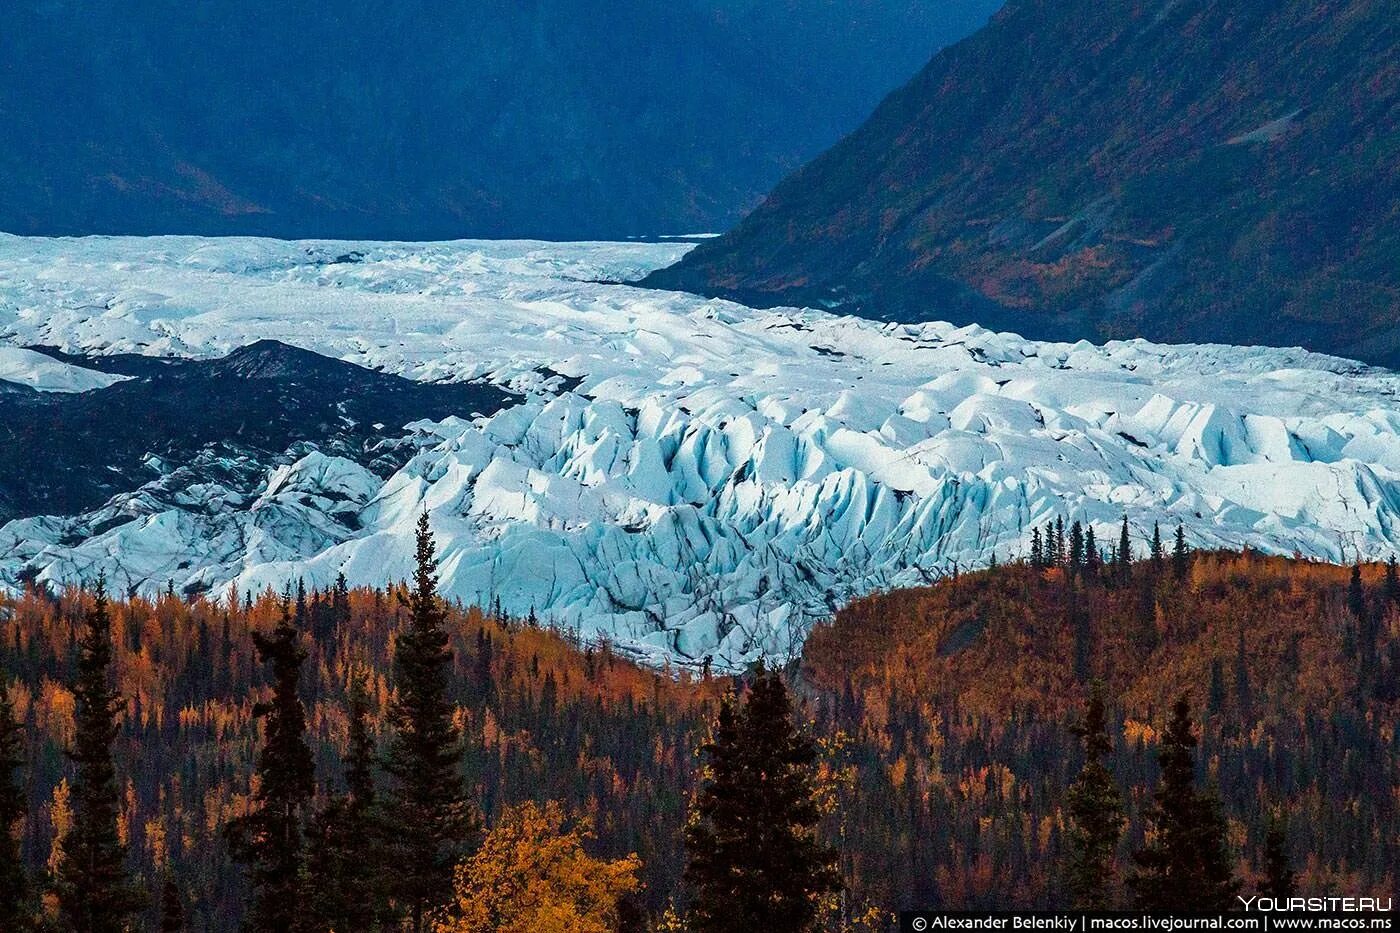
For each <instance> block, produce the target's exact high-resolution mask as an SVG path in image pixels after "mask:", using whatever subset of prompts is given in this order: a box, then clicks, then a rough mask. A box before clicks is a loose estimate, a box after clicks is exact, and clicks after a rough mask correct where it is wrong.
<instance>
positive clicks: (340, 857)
mask: <svg viewBox="0 0 1400 933" xmlns="http://www.w3.org/2000/svg"><path fill="white" fill-rule="evenodd" d="M346 703H347V712H348V714H349V719H350V723H349V725H350V735H349V743H348V747H347V749H346V754H345V785H346V789H345V793H344V794H341V795H338V796H336V797H335V798H334V799H332V800H331V801H330V802H329V803H328V804H327V805H326V806H325V807H324V808H323V809H322V810H321V812H320V813H318V814H317V815H316V818H315V819H314V820H313V821H312V825H311V830H310V836H311V840H310V856H309V862H310V864H309V879H308V889H309V890H308V902H309V904H310V912H311V915H312V917H313V918H314V926H315V927H316V928H317V929H319V930H334V931H335V933H363V931H369V930H374V929H377V928H378V927H379V925H380V921H381V920H382V918H383V916H384V914H385V913H386V910H385V905H384V891H383V885H382V884H381V878H382V872H383V861H382V858H381V842H382V839H381V832H380V827H379V825H378V820H377V819H376V809H375V808H376V794H375V786H374V757H375V747H374V737H373V735H371V733H370V726H369V723H370V709H369V696H368V693H367V691H366V689H365V686H364V680H363V678H362V677H361V676H359V675H357V676H355V677H354V678H353V679H352V680H351V682H350V690H349V694H348V696H347V700H346Z"/></svg>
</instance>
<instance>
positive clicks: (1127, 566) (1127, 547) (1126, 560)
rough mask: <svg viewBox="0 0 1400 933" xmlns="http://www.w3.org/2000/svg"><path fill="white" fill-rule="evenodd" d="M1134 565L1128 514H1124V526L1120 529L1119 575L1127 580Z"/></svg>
mask: <svg viewBox="0 0 1400 933" xmlns="http://www.w3.org/2000/svg"><path fill="white" fill-rule="evenodd" d="M1132 567H1133V542H1132V539H1130V538H1129V537H1128V516H1126V515H1124V516H1123V526H1122V528H1120V529H1119V531H1118V576H1119V578H1120V579H1122V580H1124V581H1127V580H1128V579H1130V578H1131V575H1132Z"/></svg>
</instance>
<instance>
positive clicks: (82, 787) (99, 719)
mask: <svg viewBox="0 0 1400 933" xmlns="http://www.w3.org/2000/svg"><path fill="white" fill-rule="evenodd" d="M111 666H112V620H111V616H110V615H109V614H108V611H107V587H106V583H105V581H103V580H98V582H97V590H96V592H95V593H94V594H93V603H92V608H91V609H89V610H88V611H87V613H86V617H85V620H84V625H83V634H82V637H81V638H80V639H79V641H78V657H77V664H76V676H75V679H74V682H73V699H74V713H73V746H72V748H71V749H70V750H69V756H70V757H71V758H72V760H73V763H74V766H75V774H74V777H73V784H72V807H73V825H72V828H71V830H70V831H69V833H68V835H67V837H66V838H65V839H64V841H63V852H64V858H63V862H62V864H61V867H60V871H59V876H58V879H57V880H58V884H57V889H58V906H59V914H60V917H61V919H62V921H63V924H64V926H66V927H68V928H69V929H73V930H78V931H82V933H107V931H110V933H120V931H122V930H125V929H126V927H127V925H128V922H129V921H130V919H131V917H132V915H133V914H135V913H136V912H137V911H139V910H140V909H141V908H142V907H143V906H144V898H143V897H142V896H141V893H140V891H139V890H138V889H137V887H136V886H135V885H134V884H133V883H132V881H131V879H130V878H129V877H128V876H127V873H126V866H125V863H126V847H125V846H123V845H122V843H121V839H120V837H119V835H118V833H117V817H118V814H120V812H121V790H120V787H119V786H118V784H117V771H116V766H115V765H114V764H113V762H112V743H113V741H115V739H116V737H117V733H118V731H119V730H120V728H121V727H120V724H119V722H118V716H119V715H120V713H121V712H122V711H123V709H124V706H125V704H123V703H122V700H121V697H120V696H119V695H118V694H117V691H116V690H115V689H114V688H113V686H112V683H111Z"/></svg>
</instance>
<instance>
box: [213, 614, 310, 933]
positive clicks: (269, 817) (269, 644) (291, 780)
mask: <svg viewBox="0 0 1400 933" xmlns="http://www.w3.org/2000/svg"><path fill="white" fill-rule="evenodd" d="M289 602H290V601H289V600H288V599H285V598H284V599H283V602H282V617H281V619H280V620H279V621H278V623H277V626H276V628H274V629H273V632H272V634H271V635H270V636H268V635H264V634H262V633H261V632H254V633H253V644H254V646H255V647H256V648H257V652H258V659H259V660H260V661H262V662H263V663H264V664H266V665H269V666H270V667H271V671H272V699H271V700H270V701H267V702H262V703H258V704H257V705H256V706H254V707H253V714H254V715H255V716H257V717H258V718H260V719H262V720H263V746H262V749H261V750H260V751H259V752H258V761H257V770H258V777H259V778H260V784H259V786H258V790H257V793H256V794H255V795H254V797H253V806H254V809H253V810H252V812H250V813H248V814H247V815H246V816H242V817H240V818H238V819H237V820H235V821H233V822H232V823H230V825H229V829H228V833H229V838H230V841H231V842H232V843H233V853H234V856H235V858H237V859H238V860H239V861H242V862H245V863H247V864H248V865H250V866H251V881H252V885H253V901H252V907H251V910H250V912H249V919H248V926H249V928H250V929H252V930H255V931H257V933H288V931H291V930H293V929H294V928H295V927H296V925H297V923H298V920H299V918H301V917H302V916H303V914H304V912H305V890H304V884H303V880H304V879H303V871H304V867H305V860H306V859H305V854H306V853H305V848H306V847H305V837H304V831H303V822H304V820H305V817H306V812H307V808H308V806H309V805H310V803H311V798H312V796H313V795H314V794H315V792H316V784H315V768H314V765H313V763H312V759H311V749H310V747H309V746H308V745H307V743H306V709H305V708H304V707H303V706H302V702H301V696H300V693H299V689H300V685H301V666H302V662H303V661H305V660H306V649H304V648H303V647H302V646H301V635H300V633H299V632H298V631H297V629H296V627H295V626H294V625H293V624H292V615H291V607H290V605H289Z"/></svg>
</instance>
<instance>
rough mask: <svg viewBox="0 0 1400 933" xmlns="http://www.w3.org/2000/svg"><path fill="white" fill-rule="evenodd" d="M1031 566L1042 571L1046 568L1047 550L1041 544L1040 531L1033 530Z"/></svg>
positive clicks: (1037, 529)
mask: <svg viewBox="0 0 1400 933" xmlns="http://www.w3.org/2000/svg"><path fill="white" fill-rule="evenodd" d="M1031 566H1032V567H1033V568H1035V569H1036V570H1040V569H1041V568H1043V567H1044V566H1045V549H1044V547H1043V546H1042V545H1041V543H1040V529H1039V528H1032V529H1031Z"/></svg>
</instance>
